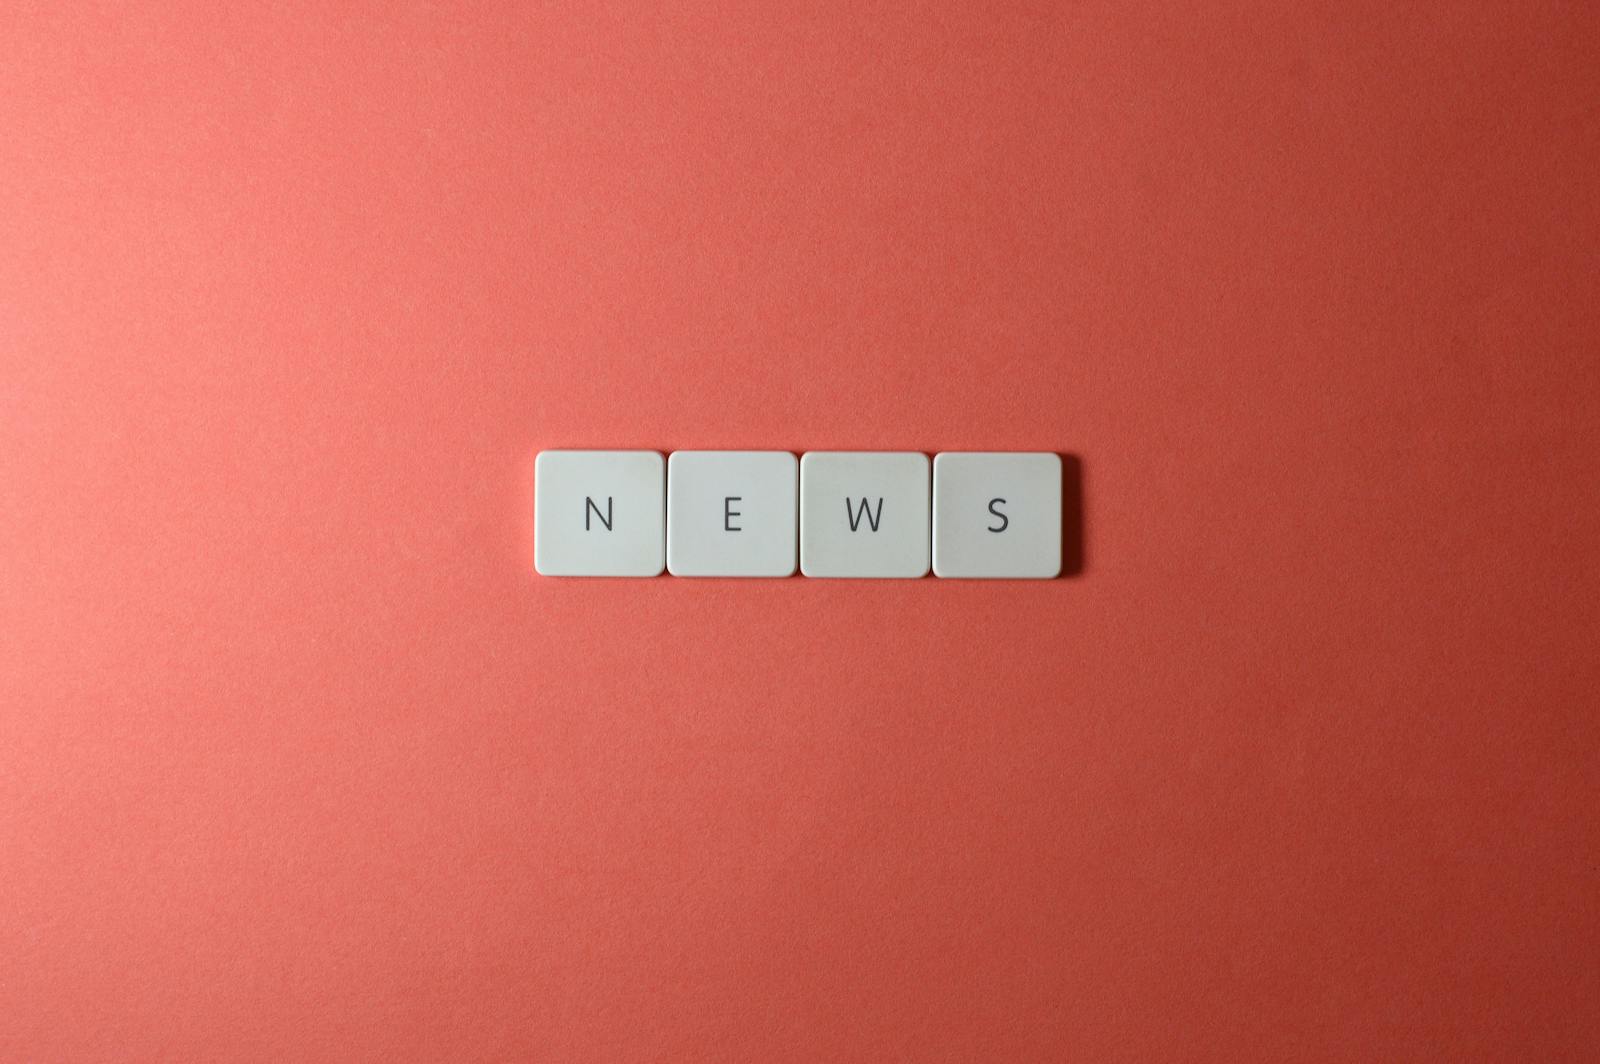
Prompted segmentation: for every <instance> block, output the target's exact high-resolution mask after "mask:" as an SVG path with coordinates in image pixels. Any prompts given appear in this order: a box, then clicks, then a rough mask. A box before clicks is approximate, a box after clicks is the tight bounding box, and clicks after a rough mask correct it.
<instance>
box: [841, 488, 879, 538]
mask: <svg viewBox="0 0 1600 1064" xmlns="http://www.w3.org/2000/svg"><path fill="white" fill-rule="evenodd" d="M844 512H845V514H846V515H848V516H849V518H850V531H852V532H854V531H855V530H856V527H857V526H858V525H860V524H861V517H862V515H863V514H865V515H866V518H867V524H869V525H871V526H872V530H873V531H874V532H876V531H877V530H878V519H879V518H880V517H882V516H883V499H882V497H881V496H880V497H879V499H878V512H877V513H873V512H872V511H871V510H870V509H868V506H867V500H866V499H862V500H861V509H860V510H856V509H855V508H854V507H852V506H851V505H850V500H849V499H846V500H845V501H844Z"/></svg>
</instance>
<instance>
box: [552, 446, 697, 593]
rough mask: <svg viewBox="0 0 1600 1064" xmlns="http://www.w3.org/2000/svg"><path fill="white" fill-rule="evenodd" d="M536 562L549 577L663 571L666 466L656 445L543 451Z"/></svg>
mask: <svg viewBox="0 0 1600 1064" xmlns="http://www.w3.org/2000/svg"><path fill="white" fill-rule="evenodd" d="M533 481H534V500H533V526H534V527H533V567H534V568H535V569H537V570H538V571H539V572H540V573H542V574H544V575H545V576H657V575H659V574H660V572H661V569H662V567H663V565H664V564H665V562H666V512H665V511H666V469H665V463H664V462H663V461H662V459H661V455H660V454H658V453H657V452H655V451H542V452H540V454H539V457H538V458H537V459H535V461H534V467H533Z"/></svg>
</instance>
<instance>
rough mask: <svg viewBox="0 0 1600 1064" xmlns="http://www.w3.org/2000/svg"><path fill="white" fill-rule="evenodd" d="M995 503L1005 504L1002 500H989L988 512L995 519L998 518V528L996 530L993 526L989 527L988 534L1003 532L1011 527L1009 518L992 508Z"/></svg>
mask: <svg viewBox="0 0 1600 1064" xmlns="http://www.w3.org/2000/svg"><path fill="white" fill-rule="evenodd" d="M997 502H1005V500H1004V499H990V500H989V512H990V513H992V514H994V515H995V516H996V517H998V518H999V519H1000V527H999V528H996V527H994V526H993V525H990V526H989V531H990V532H1004V531H1005V530H1006V529H1007V528H1008V527H1010V525H1011V518H1009V517H1007V516H1006V515H1005V514H1003V513H1001V512H1000V511H999V510H996V509H995V508H994V504H995V503H997Z"/></svg>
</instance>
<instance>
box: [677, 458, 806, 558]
mask: <svg viewBox="0 0 1600 1064" xmlns="http://www.w3.org/2000/svg"><path fill="white" fill-rule="evenodd" d="M797 466H798V463H797V462H796V461H795V457H794V455H792V454H790V453H789V452H788V451H674V452H672V455H671V457H669V458H668V459H667V570H668V571H669V572H671V573H672V575H674V576H792V575H793V574H794V565H795V541H796V538H797V536H798V529H797V526H798V510H799V484H798V476H797V472H796V470H797Z"/></svg>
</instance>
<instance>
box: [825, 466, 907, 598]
mask: <svg viewBox="0 0 1600 1064" xmlns="http://www.w3.org/2000/svg"><path fill="white" fill-rule="evenodd" d="M928 498H929V486H928V456H927V455H925V454H922V453H920V452H917V451H810V452H807V453H806V454H805V455H803V456H801V458H800V571H801V572H802V573H804V574H805V575H807V576H862V577H903V578H914V577H920V576H926V575H928V521H929V517H928Z"/></svg>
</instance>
